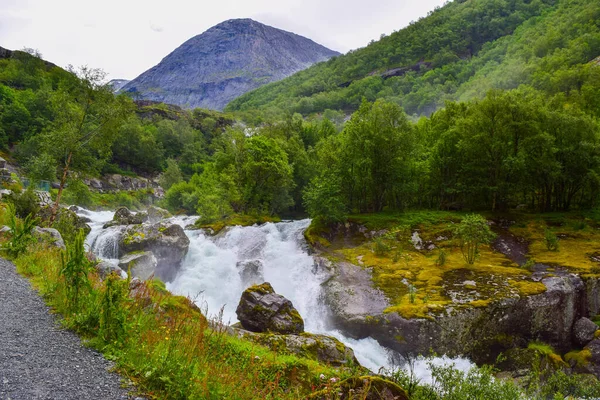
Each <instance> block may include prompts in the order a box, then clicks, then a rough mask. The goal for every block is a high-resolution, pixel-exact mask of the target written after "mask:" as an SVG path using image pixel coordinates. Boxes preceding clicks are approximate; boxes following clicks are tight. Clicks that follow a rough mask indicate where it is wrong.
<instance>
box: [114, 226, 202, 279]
mask: <svg viewBox="0 0 600 400" xmlns="http://www.w3.org/2000/svg"><path fill="white" fill-rule="evenodd" d="M189 245H190V240H189V239H188V237H187V236H186V235H185V232H184V231H183V228H182V227H181V226H179V225H176V224H172V223H169V222H164V221H163V222H158V223H156V224H142V225H129V226H127V228H126V229H125V230H124V231H123V233H122V234H121V236H120V238H119V243H118V248H119V258H121V257H123V256H125V255H126V254H128V253H133V252H139V251H150V252H152V253H153V254H154V256H155V257H156V260H157V267H156V272H155V276H156V277H158V278H160V279H161V280H163V281H165V282H170V281H172V280H173V279H174V278H175V275H176V274H177V271H178V270H179V268H180V267H181V263H182V261H183V259H184V258H185V255H186V254H187V251H188V247H189Z"/></svg>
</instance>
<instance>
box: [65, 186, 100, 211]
mask: <svg viewBox="0 0 600 400" xmlns="http://www.w3.org/2000/svg"><path fill="white" fill-rule="evenodd" d="M62 202H63V203H65V204H75V205H78V206H82V207H90V206H91V205H92V204H93V203H94V200H93V198H92V193H91V192H90V188H88V187H87V185H86V184H85V183H83V181H82V180H81V179H71V180H70V181H69V184H68V185H67V187H66V188H65V190H64V192H63V196H62Z"/></svg>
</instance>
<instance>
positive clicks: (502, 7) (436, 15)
mask: <svg viewBox="0 0 600 400" xmlns="http://www.w3.org/2000/svg"><path fill="white" fill-rule="evenodd" d="M599 20H600V1H589V0H535V1H531V0H502V1H498V0H454V1H452V2H449V3H447V4H446V5H444V6H443V7H441V8H437V9H436V10H434V11H432V12H431V13H429V14H428V16H426V17H424V18H422V19H420V20H419V21H417V22H414V23H412V24H410V25H409V26H407V27H405V28H403V29H401V30H399V31H397V32H394V33H392V34H390V35H389V36H386V37H383V38H382V39H381V40H378V41H375V42H372V43H371V44H369V45H368V46H367V47H364V48H361V49H358V50H355V51H351V52H349V53H348V54H345V55H343V56H340V57H336V58H335V59H332V60H330V61H328V62H326V63H321V64H318V65H315V66H312V67H310V68H308V69H306V70H304V71H301V72H299V73H297V74H295V75H293V76H291V77H289V78H286V79H284V80H281V81H279V82H276V83H271V84H269V85H266V86H263V87H261V88H259V89H257V90H254V91H252V92H249V93H247V94H245V95H242V96H240V97H239V98H238V99H236V100H234V101H233V102H231V103H230V104H229V105H228V107H227V109H226V111H242V112H243V111H248V112H250V115H257V114H258V112H259V111H267V110H269V113H271V114H272V112H273V110H276V109H279V110H281V113H282V115H283V113H284V112H299V113H301V114H303V115H309V114H313V113H321V112H323V111H325V110H327V109H331V110H340V111H343V112H344V113H346V114H347V113H349V112H352V111H354V110H356V109H357V108H358V107H359V105H360V103H361V101H362V99H363V98H366V99H367V100H369V101H374V100H375V99H379V98H383V99H386V100H389V101H392V102H394V103H397V104H400V105H401V106H402V107H403V108H404V109H405V111H406V112H407V113H408V114H410V115H428V114H431V113H432V112H433V111H435V110H436V109H438V108H440V107H443V106H444V104H445V101H447V100H469V99H472V98H481V97H483V96H484V95H485V93H486V92H487V91H488V90H490V89H494V88H497V89H514V88H516V87H518V86H520V85H530V86H533V87H534V88H536V89H538V90H543V91H546V92H548V93H549V94H553V93H556V92H558V91H561V90H563V91H564V87H561V84H560V82H577V81H578V80H581V79H582V78H581V74H582V72H578V71H577V70H578V69H579V68H580V66H583V65H587V64H588V63H589V61H590V60H592V59H594V58H595V57H597V56H598V55H600V24H598V21H599ZM560 76H562V77H563V78H562V79H559V77H560ZM563 86H564V85H563Z"/></svg>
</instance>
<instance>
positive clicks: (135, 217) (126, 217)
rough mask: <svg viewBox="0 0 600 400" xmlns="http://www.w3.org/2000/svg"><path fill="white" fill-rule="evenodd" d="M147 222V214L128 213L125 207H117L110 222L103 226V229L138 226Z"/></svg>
mask: <svg viewBox="0 0 600 400" xmlns="http://www.w3.org/2000/svg"><path fill="white" fill-rule="evenodd" d="M147 220H148V214H146V213H133V212H131V211H129V209H128V208H127V207H119V208H118V209H117V211H115V215H114V217H113V219H112V221H109V222H107V223H106V224H104V226H103V228H104V229H106V228H110V227H111V226H116V225H139V224H143V223H144V222H146V221H147Z"/></svg>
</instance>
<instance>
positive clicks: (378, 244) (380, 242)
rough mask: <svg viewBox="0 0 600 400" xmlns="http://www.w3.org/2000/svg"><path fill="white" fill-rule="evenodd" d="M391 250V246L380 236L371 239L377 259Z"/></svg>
mask: <svg viewBox="0 0 600 400" xmlns="http://www.w3.org/2000/svg"><path fill="white" fill-rule="evenodd" d="M391 249H392V248H391V246H390V245H389V244H387V243H386V241H385V239H384V238H382V237H381V236H377V237H376V238H374V239H373V252H374V253H375V255H376V256H377V257H383V256H385V255H386V254H387V253H388V252H389V251H390V250H391Z"/></svg>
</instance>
